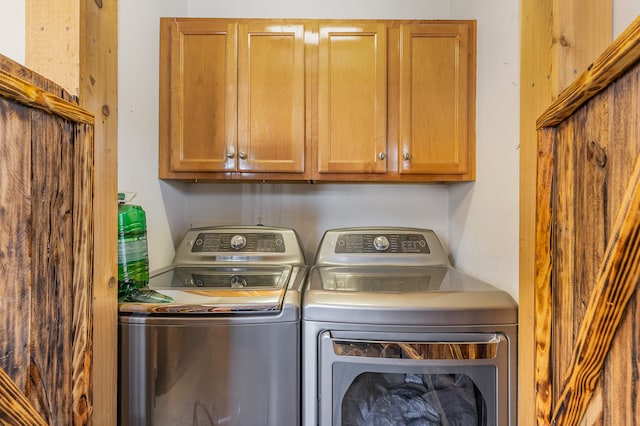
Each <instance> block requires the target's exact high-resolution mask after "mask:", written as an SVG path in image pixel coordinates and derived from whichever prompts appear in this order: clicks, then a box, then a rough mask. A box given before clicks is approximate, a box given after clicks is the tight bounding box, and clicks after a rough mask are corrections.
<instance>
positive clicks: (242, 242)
mask: <svg viewBox="0 0 640 426" xmlns="http://www.w3.org/2000/svg"><path fill="white" fill-rule="evenodd" d="M229 244H230V245H231V248H232V249H235V250H241V249H243V248H244V247H245V246H246V245H247V239H246V238H245V237H244V235H239V234H238V235H234V236H233V237H231V241H229Z"/></svg>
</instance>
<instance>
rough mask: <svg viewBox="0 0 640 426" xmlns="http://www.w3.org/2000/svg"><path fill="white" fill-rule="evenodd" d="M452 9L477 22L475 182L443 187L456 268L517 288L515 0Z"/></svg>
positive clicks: (461, 3)
mask: <svg viewBox="0 0 640 426" xmlns="http://www.w3.org/2000/svg"><path fill="white" fill-rule="evenodd" d="M451 10H452V15H454V16H455V17H456V18H463V19H476V20H477V21H478V51H477V83H478V84H477V105H476V106H477V111H476V162H477V170H476V182H475V183H473V184H456V185H452V186H451V188H450V191H449V196H450V198H449V205H450V210H449V220H450V226H449V241H450V245H451V250H452V252H453V253H454V258H455V263H456V266H457V267H459V268H460V269H463V270H466V271H467V272H470V273H472V274H473V275H476V276H477V277H479V278H481V279H484V280H487V281H490V282H494V283H496V284H497V285H499V286H500V287H501V288H503V289H505V290H507V291H509V292H510V293H511V294H512V295H517V294H518V259H519V257H518V253H519V201H518V199H519V195H518V194H519V157H520V152H519V150H518V147H519V137H520V136H519V133H520V128H519V126H520V121H519V118H520V113H519V111H520V106H519V102H520V54H519V52H520V11H519V2H515V1H509V2H508V1H504V0H483V1H473V0H471V1H469V0H452V1H451Z"/></svg>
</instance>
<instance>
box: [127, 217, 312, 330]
mask: <svg viewBox="0 0 640 426" xmlns="http://www.w3.org/2000/svg"><path fill="white" fill-rule="evenodd" d="M306 272H307V267H306V266H305V257H304V254H303V251H302V246H301V244H300V241H299V238H298V236H297V234H296V232H295V231H294V230H293V229H288V228H278V227H268V226H216V227H206V228H193V229H190V230H189V231H188V232H187V233H186V234H185V236H184V238H183V240H182V242H181V243H180V244H179V245H178V247H177V249H176V256H175V258H174V261H173V264H172V265H169V266H167V267H165V268H162V269H160V270H157V271H154V272H152V273H151V277H150V280H149V284H148V288H147V289H143V290H141V292H139V293H138V294H137V295H136V298H137V300H144V299H148V300H145V302H125V303H121V304H120V305H119V311H120V314H121V317H122V316H141V315H145V316H150V315H151V316H167V315H191V316H193V315H198V314H211V315H214V316H225V315H232V314H233V315H241V314H251V315H258V316H261V317H264V318H263V321H291V320H299V318H300V291H301V287H302V284H303V283H304V277H305V276H306ZM163 296H167V297H168V298H170V299H169V300H171V301H170V302H166V301H165V302H162V301H160V300H159V299H160V298H161V297H163Z"/></svg>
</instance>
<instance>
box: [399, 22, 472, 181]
mask: <svg viewBox="0 0 640 426" xmlns="http://www.w3.org/2000/svg"><path fill="white" fill-rule="evenodd" d="M399 45H400V52H399V61H400V74H399V79H400V94H399V104H400V105H399V114H398V116H399V146H398V170H399V173H400V174H437V175H452V179H453V180H456V179H459V180H469V179H474V175H475V21H464V22H458V23H428V24H419V23H407V24H402V25H400V42H399Z"/></svg>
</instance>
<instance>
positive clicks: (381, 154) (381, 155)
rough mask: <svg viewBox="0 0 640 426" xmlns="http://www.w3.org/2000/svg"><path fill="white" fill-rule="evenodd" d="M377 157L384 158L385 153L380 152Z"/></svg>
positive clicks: (385, 156)
mask: <svg viewBox="0 0 640 426" xmlns="http://www.w3.org/2000/svg"><path fill="white" fill-rule="evenodd" d="M378 158H379V159H381V160H384V159H385V158H387V155H386V154H385V153H384V152H381V153H380V154H378Z"/></svg>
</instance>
